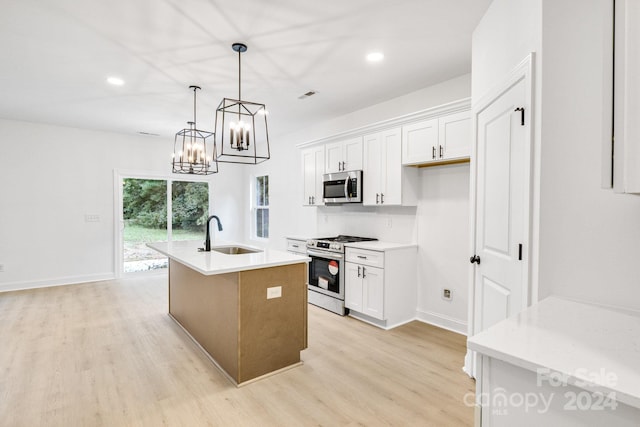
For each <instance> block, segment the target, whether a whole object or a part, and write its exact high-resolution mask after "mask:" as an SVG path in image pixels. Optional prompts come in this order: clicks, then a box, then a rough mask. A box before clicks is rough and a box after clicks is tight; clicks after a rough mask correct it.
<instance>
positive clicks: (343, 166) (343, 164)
mask: <svg viewBox="0 0 640 427" xmlns="http://www.w3.org/2000/svg"><path fill="white" fill-rule="evenodd" d="M344 164H345V162H342V171H344V169H345V168H344Z"/></svg>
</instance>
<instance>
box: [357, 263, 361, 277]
mask: <svg viewBox="0 0 640 427" xmlns="http://www.w3.org/2000/svg"><path fill="white" fill-rule="evenodd" d="M360 268H361V267H360V266H358V277H360Z"/></svg>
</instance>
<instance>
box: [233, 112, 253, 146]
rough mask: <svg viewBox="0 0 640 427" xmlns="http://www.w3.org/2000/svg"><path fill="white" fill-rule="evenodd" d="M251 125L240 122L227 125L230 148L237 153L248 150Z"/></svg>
mask: <svg viewBox="0 0 640 427" xmlns="http://www.w3.org/2000/svg"><path fill="white" fill-rule="evenodd" d="M250 134H251V125H250V124H249V123H247V122H243V121H242V120H238V121H237V122H231V123H229V141H230V143H231V148H233V149H234V150H238V151H243V150H248V149H249V145H250V140H251V138H250V136H249V135H250Z"/></svg>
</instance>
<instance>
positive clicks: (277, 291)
mask: <svg viewBox="0 0 640 427" xmlns="http://www.w3.org/2000/svg"><path fill="white" fill-rule="evenodd" d="M281 296H282V286H274V287H272V288H267V299H273V298H280V297H281Z"/></svg>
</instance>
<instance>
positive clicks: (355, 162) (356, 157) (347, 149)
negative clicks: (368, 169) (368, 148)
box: [342, 136, 362, 171]
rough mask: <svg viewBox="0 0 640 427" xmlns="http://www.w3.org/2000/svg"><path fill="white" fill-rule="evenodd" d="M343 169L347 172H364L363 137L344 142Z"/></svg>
mask: <svg viewBox="0 0 640 427" xmlns="http://www.w3.org/2000/svg"><path fill="white" fill-rule="evenodd" d="M342 153H343V158H342V161H343V162H344V164H343V169H342V170H345V171H357V170H362V137H360V136H359V137H357V138H353V139H349V140H347V141H344V142H343V151H342Z"/></svg>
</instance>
